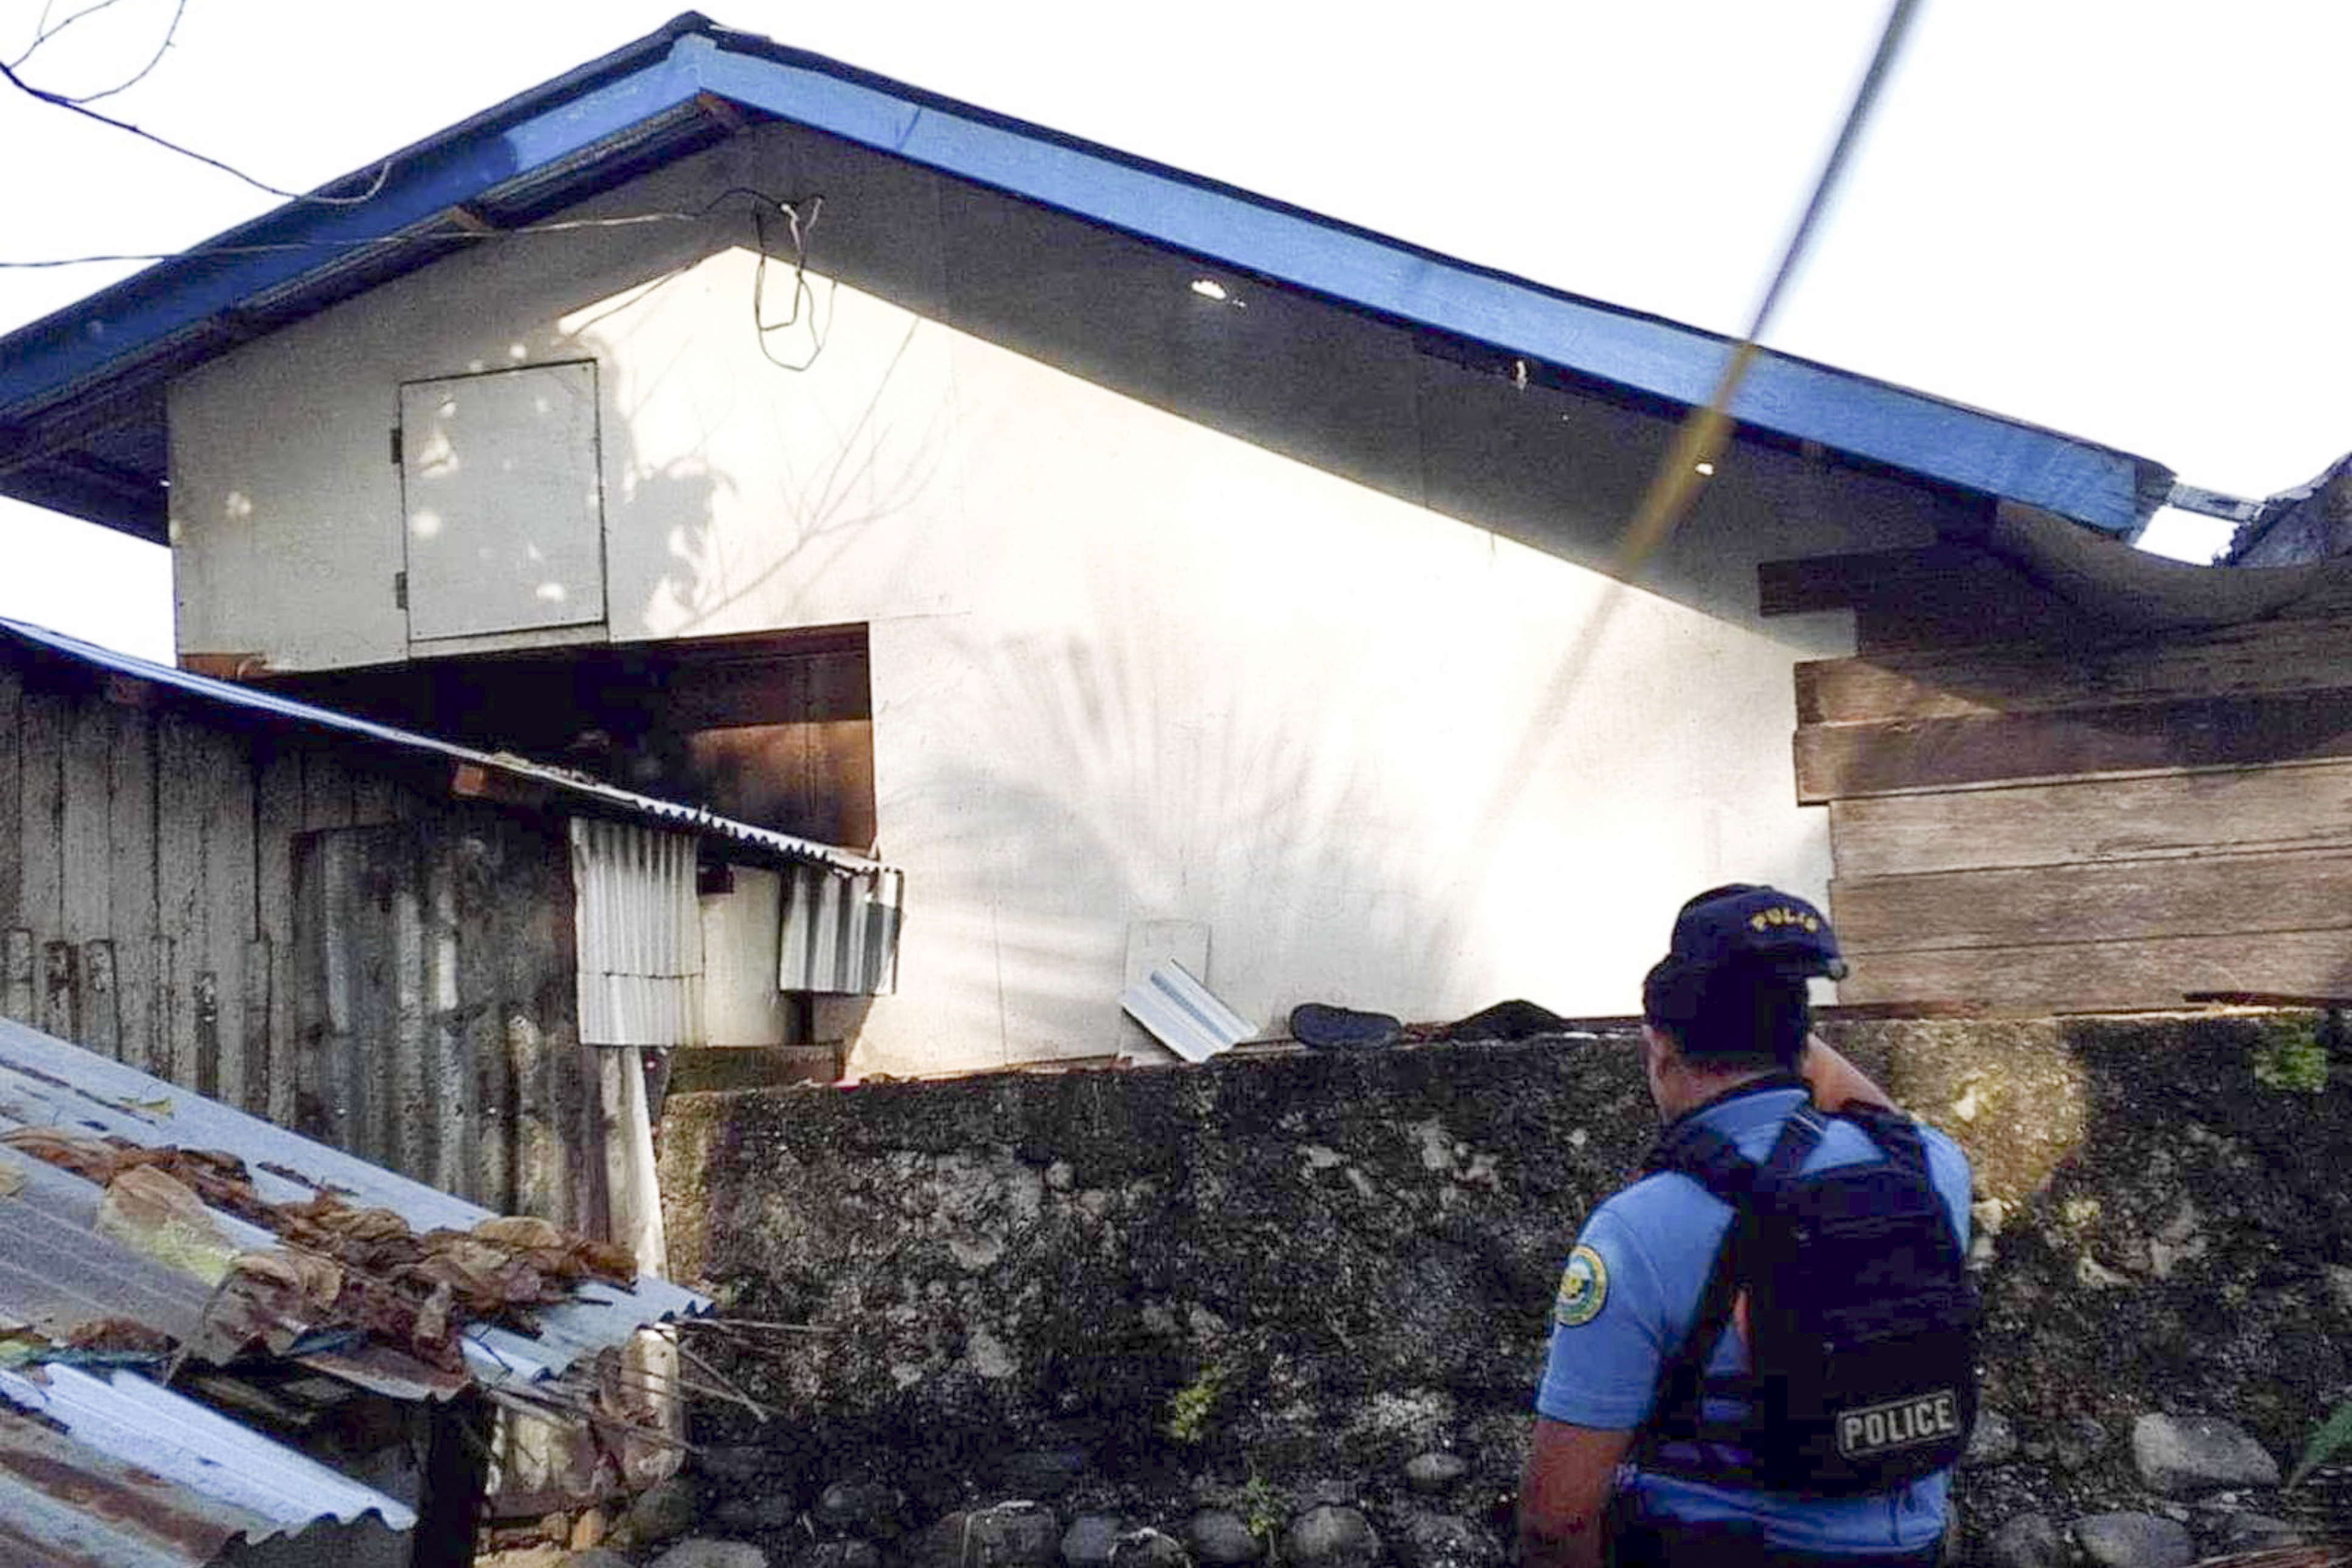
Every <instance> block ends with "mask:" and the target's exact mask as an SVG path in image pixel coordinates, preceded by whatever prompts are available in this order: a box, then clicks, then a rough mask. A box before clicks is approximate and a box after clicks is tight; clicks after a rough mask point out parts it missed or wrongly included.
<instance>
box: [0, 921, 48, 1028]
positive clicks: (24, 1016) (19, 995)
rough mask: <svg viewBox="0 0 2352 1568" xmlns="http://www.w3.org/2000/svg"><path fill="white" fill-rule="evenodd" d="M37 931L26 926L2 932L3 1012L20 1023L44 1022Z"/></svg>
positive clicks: (0, 1001) (0, 1011) (0, 989)
mask: <svg viewBox="0 0 2352 1568" xmlns="http://www.w3.org/2000/svg"><path fill="white" fill-rule="evenodd" d="M33 969H34V957H33V934H32V932H31V931H29V930H27V929H26V927H24V926H22V925H13V926H10V927H9V928H8V930H7V931H5V932H0V1015H5V1016H6V1017H8V1018H12V1019H16V1021H17V1022H18V1023H29V1024H37V1023H39V1022H40V1001H39V991H38V988H37V986H36V985H35V983H34V974H33Z"/></svg>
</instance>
